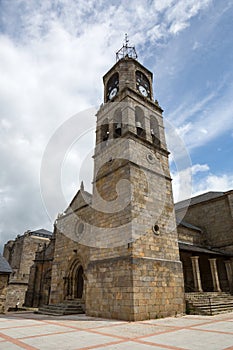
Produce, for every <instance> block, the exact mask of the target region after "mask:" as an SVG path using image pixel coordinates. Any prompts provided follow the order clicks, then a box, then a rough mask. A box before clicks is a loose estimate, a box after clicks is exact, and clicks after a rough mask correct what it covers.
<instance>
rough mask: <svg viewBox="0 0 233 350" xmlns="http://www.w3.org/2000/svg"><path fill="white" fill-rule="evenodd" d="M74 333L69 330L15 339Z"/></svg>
mask: <svg viewBox="0 0 233 350" xmlns="http://www.w3.org/2000/svg"><path fill="white" fill-rule="evenodd" d="M74 332H76V330H75V329H74V330H69V331H63V332H54V333H42V334H34V335H31V336H27V337H19V338H16V339H31V338H40V337H47V336H50V335H58V334H66V333H74Z"/></svg>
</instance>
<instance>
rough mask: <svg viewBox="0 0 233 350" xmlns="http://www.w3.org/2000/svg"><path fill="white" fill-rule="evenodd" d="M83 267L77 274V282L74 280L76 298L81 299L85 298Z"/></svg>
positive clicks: (78, 269)
mask: <svg viewBox="0 0 233 350" xmlns="http://www.w3.org/2000/svg"><path fill="white" fill-rule="evenodd" d="M83 285H84V280H83V267H82V266H81V265H80V266H79V267H78V268H77V270H76V274H75V280H74V297H75V298H78V299H81V298H82V296H83Z"/></svg>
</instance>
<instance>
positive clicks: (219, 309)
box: [185, 292, 233, 315]
mask: <svg viewBox="0 0 233 350" xmlns="http://www.w3.org/2000/svg"><path fill="white" fill-rule="evenodd" d="M185 299H186V306H187V313H191V314H194V315H217V314H220V313H226V312H231V311H233V296H232V295H231V294H229V293H221V292H216V293H214V292H210V293H186V294H185Z"/></svg>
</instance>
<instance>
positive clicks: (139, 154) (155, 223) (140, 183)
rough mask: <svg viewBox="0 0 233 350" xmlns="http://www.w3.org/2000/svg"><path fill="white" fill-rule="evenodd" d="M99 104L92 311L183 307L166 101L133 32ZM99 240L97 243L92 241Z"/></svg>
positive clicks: (158, 312)
mask: <svg viewBox="0 0 233 350" xmlns="http://www.w3.org/2000/svg"><path fill="white" fill-rule="evenodd" d="M103 82H104V103H103V104H102V105H101V107H100V109H99V111H98V112H97V126H96V147H95V154H94V180H93V199H92V206H93V209H94V215H93V216H92V220H93V222H92V233H91V236H90V237H91V238H90V240H91V239H93V241H95V242H96V247H95V249H93V251H92V253H91V256H92V258H91V262H90V264H89V266H88V270H87V272H86V276H87V281H86V312H87V314H89V315H93V316H100V317H110V318H117V319H124V320H129V321H137V320H144V319H150V318H156V317H165V316H171V315H175V314H181V313H183V312H184V289H183V274H182V265H181V262H180V258H179V249H178V238H177V230H176V220H175V213H174V203H173V196H172V187H171V177H170V171H169V163H168V155H169V152H168V150H167V146H166V140H165V133H164V125H163V116H162V112H163V110H162V108H161V107H160V106H159V104H158V102H157V101H156V100H154V93H153V85H152V84H153V74H152V73H151V72H150V71H149V70H148V69H147V68H146V67H144V66H143V65H142V64H140V63H139V62H138V60H137V55H136V51H135V48H134V47H131V46H129V45H128V40H127V38H126V41H125V43H124V45H123V47H122V48H121V49H120V50H119V51H118V52H117V61H116V63H115V64H114V66H113V67H112V68H111V69H110V70H109V71H108V72H107V73H106V74H105V75H104V77H103ZM90 245H92V244H90Z"/></svg>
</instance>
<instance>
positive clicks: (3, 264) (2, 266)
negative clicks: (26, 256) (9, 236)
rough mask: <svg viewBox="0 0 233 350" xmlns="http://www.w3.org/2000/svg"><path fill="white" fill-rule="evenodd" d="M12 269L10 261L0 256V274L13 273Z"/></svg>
mask: <svg viewBox="0 0 233 350" xmlns="http://www.w3.org/2000/svg"><path fill="white" fill-rule="evenodd" d="M11 272H12V268H11V267H10V265H9V263H8V261H7V260H6V259H5V258H4V257H3V256H2V255H1V254H0V273H11Z"/></svg>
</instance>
